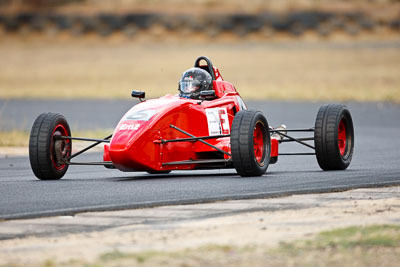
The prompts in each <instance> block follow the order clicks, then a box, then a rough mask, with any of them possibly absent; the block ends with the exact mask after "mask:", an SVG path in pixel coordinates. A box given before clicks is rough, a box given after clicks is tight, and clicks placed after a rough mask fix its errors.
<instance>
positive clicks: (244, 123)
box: [231, 110, 271, 176]
mask: <svg viewBox="0 0 400 267" xmlns="http://www.w3.org/2000/svg"><path fill="white" fill-rule="evenodd" d="M231 150H232V161H233V165H234V167H235V169H236V171H237V173H238V174H239V175H241V176H261V175H263V174H264V173H265V172H266V171H267V168H268V165H269V161H270V157H271V140H270V134H269V127H268V122H267V119H266V118H265V117H264V115H263V114H262V113H261V112H260V111H254V110H241V111H239V112H238V113H237V114H236V115H235V118H234V119H233V122H232V129H231Z"/></svg>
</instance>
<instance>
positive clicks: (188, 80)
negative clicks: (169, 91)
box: [178, 68, 212, 99]
mask: <svg viewBox="0 0 400 267" xmlns="http://www.w3.org/2000/svg"><path fill="white" fill-rule="evenodd" d="M178 90H179V96H180V97H186V98H192V99H199V98H200V92H201V91H206V90H212V77H211V75H210V74H209V73H208V72H207V71H205V70H203V69H201V68H191V69H188V70H187V71H185V72H184V73H183V74H182V77H181V79H180V80H179V89H178Z"/></svg>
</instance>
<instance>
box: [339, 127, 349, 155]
mask: <svg viewBox="0 0 400 267" xmlns="http://www.w3.org/2000/svg"><path fill="white" fill-rule="evenodd" d="M338 146H339V152H340V155H342V157H343V156H344V155H345V154H346V146H347V133H346V124H345V121H344V119H341V121H340V123H339V128H338Z"/></svg>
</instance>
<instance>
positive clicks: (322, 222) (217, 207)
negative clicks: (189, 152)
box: [0, 187, 400, 266]
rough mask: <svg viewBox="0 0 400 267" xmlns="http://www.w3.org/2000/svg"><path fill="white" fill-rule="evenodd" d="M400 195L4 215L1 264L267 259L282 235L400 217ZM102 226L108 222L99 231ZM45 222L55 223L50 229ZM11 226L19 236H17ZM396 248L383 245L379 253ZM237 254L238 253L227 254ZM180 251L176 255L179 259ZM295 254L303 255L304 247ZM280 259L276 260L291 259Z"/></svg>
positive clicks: (388, 191) (394, 221) (357, 193)
mask: <svg viewBox="0 0 400 267" xmlns="http://www.w3.org/2000/svg"><path fill="white" fill-rule="evenodd" d="M399 196H400V187H393V188H379V189H358V190H352V191H348V192H343V193H331V194H314V195H298V196H291V197H286V198H276V199H263V200H245V201H226V202H219V203H210V204H199V205H185V206H170V207H159V208H153V209H142V210H127V211H115V212H103V213H99V212H96V213H82V214H78V215H76V216H63V217H54V218H42V219H32V220H17V221H4V222H1V223H0V236H2V237H3V238H4V237H5V236H6V233H8V234H9V235H10V236H9V238H11V239H7V240H2V241H0V265H1V264H3V265H4V264H15V265H17V266H18V265H21V266H22V265H26V264H29V265H30V266H36V265H42V264H47V265H48V264H55V265H57V264H61V263H63V264H67V265H72V266H74V265H78V266H81V265H84V264H86V263H96V262H97V263H102V262H103V263H106V265H114V266H120V265H126V266H129V265H132V264H133V263H137V264H141V263H143V262H145V263H146V265H145V266H153V265H157V264H160V262H159V261H161V263H162V262H164V263H165V264H166V265H167V266H168V265H169V266H177V265H176V264H178V265H182V264H183V265H185V266H200V265H202V264H204V263H212V262H216V263H219V264H221V265H222V266H224V265H226V264H230V263H232V264H233V265H235V266H240V265H242V266H243V265H248V264H250V265H251V266H261V265H262V264H263V262H265V260H266V258H265V255H266V254H265V252H266V251H269V250H271V249H273V248H274V247H276V246H279V245H280V244H282V242H286V243H287V242H292V241H295V240H299V239H302V240H304V239H310V238H313V237H314V236H315V235H316V234H317V233H319V232H321V231H326V230H332V229H336V228H339V227H347V226H353V225H356V226H367V225H374V224H391V225H399V224H400V198H399ZM252 210H258V211H254V212H251V211H252ZM237 212H238V213H237ZM236 213H237V214H236ZM125 222H126V223H125ZM129 222H130V223H129ZM77 225H81V226H85V227H86V228H82V229H87V230H84V231H83V232H82V231H78V233H68V229H73V227H76V226H77ZM61 226H64V227H61ZM101 228H103V229H104V230H101V231H93V229H94V230H95V229H101ZM46 229H53V230H48V231H47V232H46ZM88 229H91V230H90V231H89V230H88ZM13 234H14V236H20V238H12V236H13ZM366 250H367V251H364V248H362V249H358V252H357V249H356V252H354V253H356V254H357V253H358V254H359V255H360V256H362V255H363V252H365V253H366V254H368V253H369V254H371V253H372V252H371V251H369V252H368V249H366ZM378 250H379V249H378ZM397 250H398V248H397ZM296 251H297V250H296ZM374 251H375V250H374ZM375 252H376V251H375ZM375 252H374V253H375ZM393 252H394V251H393V250H391V249H389V250H388V249H387V248H385V247H383V248H382V253H381V255H386V254H387V255H389V254H391V253H393ZM132 253H133V254H132ZM204 253H207V255H209V256H207V259H208V260H206V259H205V258H203V255H204ZM232 253H233V254H232ZM277 253H278V254H276V253H275V254H271V255H272V256H271V257H272V259H275V258H274V257H277V255H279V253H281V251H279V252H277ZM284 253H287V252H284ZM288 253H289V254H290V253H292V252H288ZM296 253H297V252H296ZM296 253H295V254H294V255H295V256H296V255H297V254H296ZM313 253H314V252H313ZM324 253H325V254H326V255H331V254H330V253H333V254H332V255H335V254H337V258H346V257H347V258H348V260H351V255H350V254H349V253H348V252H343V253H342V252H341V251H340V249H337V248H333V249H331V250H330V251H323V253H322V254H323V255H324ZM231 254H232V255H233V256H234V257H233V258H232V257H228V256H229V255H231ZM369 254H368V255H369ZM127 255H128V256H127ZM149 255H150V256H149ZM152 255H153V256H154V255H156V256H155V257H153V256H152ZM285 255H286V254H285ZM313 255H314V256H316V255H315V254H313ZM371 255H375V254H371ZM371 255H370V256H368V257H370V258H371V260H372V259H373V258H374V257H375V256H371ZM378 255H379V253H378ZM392 255H393V254H392ZM397 255H398V254H397ZM189 256H190V257H189ZM175 257H177V259H178V261H175V260H173V259H174V258H175ZM213 257H215V259H214V260H215V261H213V260H212V259H213ZM296 257H298V259H302V257H301V255H297V256H296ZM267 258H268V257H267ZM209 259H211V261H210V260H209ZM232 259H234V260H233V261H232ZM235 259H236V260H235ZM278 259H279V257H278V258H276V259H275V260H274V261H272V263H280V264H282V263H284V264H285V265H287V264H288V265H290V264H289V263H288V262H285V261H282V259H280V260H279V261H278ZM390 259H392V256H391V257H390ZM302 260H304V259H302ZM375 260H376V259H375ZM322 262H323V261H322ZM327 262H328V261H327ZM350 262H351V261H350ZM372 262H374V261H372ZM240 263H242V264H240ZM246 263H247V264H246ZM253 263H254V265H253ZM306 263H307V262H306Z"/></svg>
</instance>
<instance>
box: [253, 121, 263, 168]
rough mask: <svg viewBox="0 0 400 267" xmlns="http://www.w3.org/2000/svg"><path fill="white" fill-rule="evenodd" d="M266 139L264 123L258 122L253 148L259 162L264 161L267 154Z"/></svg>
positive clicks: (254, 133) (255, 128)
mask: <svg viewBox="0 0 400 267" xmlns="http://www.w3.org/2000/svg"><path fill="white" fill-rule="evenodd" d="M264 139H265V137H264V133H263V125H262V124H261V123H257V124H256V127H254V132H253V149H254V156H255V159H256V161H257V163H258V164H261V163H262V162H263V160H264V156H265V145H264V141H265V140H264Z"/></svg>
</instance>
